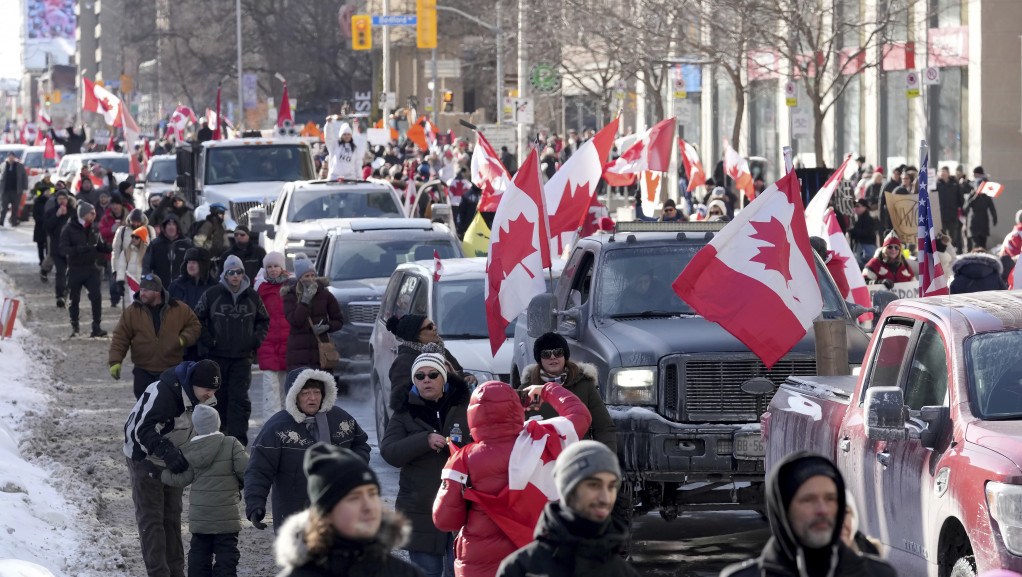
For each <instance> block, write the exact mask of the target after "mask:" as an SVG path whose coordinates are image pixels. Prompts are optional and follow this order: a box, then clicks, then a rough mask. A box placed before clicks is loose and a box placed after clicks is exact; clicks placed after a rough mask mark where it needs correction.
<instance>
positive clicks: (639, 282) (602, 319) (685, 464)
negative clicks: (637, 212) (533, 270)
mask: <svg viewBox="0 0 1022 577" xmlns="http://www.w3.org/2000/svg"><path fill="white" fill-rule="evenodd" d="M723 226H724V223H720V222H682V223H660V222H651V223H620V224H619V225H618V230H617V232H615V233H613V234H596V235H592V236H589V237H586V238H582V239H580V240H579V241H578V244H577V245H576V246H575V247H574V249H573V250H572V251H571V254H570V255H569V257H568V262H567V265H566V266H565V268H564V273H563V274H562V275H561V278H560V280H559V281H558V283H557V288H556V289H555V290H554V293H553V295H548V294H544V295H539V296H537V297H535V298H533V300H532V302H530V303H529V307H528V311H527V322H526V319H525V318H523V317H519V320H518V327H517V329H516V332H515V343H514V366H513V367H512V369H511V370H512V371H513V372H514V373H516V374H517V375H521V373H522V371H523V370H524V369H525V367H526V366H527V365H529V364H531V363H533V362H535V361H534V360H533V357H532V345H533V343H534V342H535V339H536V337H538V336H539V335H541V334H543V333H545V332H549V331H555V332H557V333H559V334H560V335H561V336H563V337H564V338H565V339H567V341H568V343H569V346H570V347H571V358H572V360H574V361H583V362H586V363H591V364H593V365H594V366H595V367H596V369H597V373H598V383H599V387H600V393H601V395H602V396H603V398H604V401H605V402H606V404H607V406H608V408H609V409H610V414H611V417H612V418H613V419H614V422H615V424H616V425H617V431H618V458H619V459H620V461H621V464H622V469H623V471H624V474H625V475H626V477H627V479H628V481H629V482H628V483H625V484H623V487H624V491H625V493H632V492H633V491H634V492H635V493H634V494H630V495H628V496H629V497H631V498H632V501H633V502H634V503H636V510H637V511H638V512H646V511H649V510H657V509H659V510H660V513H661V515H662V516H663V517H664V518H665V519H668V520H670V519H673V518H675V517H676V516H677V515H678V514H679V513H680V512H683V511H685V510H705V509H736V508H745V509H759V510H762V508H763V506H764V503H763V491H762V485H763V476H764V470H765V469H764V467H763V447H762V443H758V440H759V438H760V437H759V416H760V414H761V413H762V412H763V411H764V410H766V405H767V403H768V402H769V399H770V394H772V393H773V391H774V390H775V389H776V387H777V386H778V385H780V384H781V383H782V382H784V380H785V378H787V377H788V376H789V375H793V374H794V375H812V374H816V356H815V340H814V336H813V332H812V331H809V333H808V334H807V335H806V336H805V337H804V338H803V339H802V340H801V341H799V343H798V344H796V345H795V347H794V348H793V349H792V350H791V352H789V353H788V354H787V355H785V356H784V357H783V358H781V359H780V360H779V361H778V362H777V363H776V364H775V365H774V366H773V367H772V368H771V369H769V370H768V369H767V368H766V367H765V366H764V364H763V362H762V361H760V360H759V358H757V357H756V356H755V355H754V354H753V353H752V352H751V351H749V349H748V347H746V346H745V345H744V344H742V342H741V341H739V340H738V339H736V338H735V337H733V336H732V335H731V334H730V333H728V332H727V331H726V330H724V329H723V328H722V327H721V326H720V325H719V324H717V323H715V322H711V321H708V320H706V319H705V318H703V317H702V316H700V315H699V314H698V313H697V312H696V311H694V310H693V309H692V308H691V307H690V306H689V305H688V304H687V303H685V302H684V301H682V300H681V299H680V298H679V297H678V295H677V294H676V293H675V292H674V290H673V289H672V288H671V283H672V282H673V281H674V280H675V279H676V278H677V276H678V275H679V274H680V273H681V271H682V270H683V269H684V268H685V266H686V265H687V264H688V263H689V261H690V260H691V259H692V257H693V256H695V254H696V253H697V252H698V251H699V250H700V249H702V248H703V247H704V246H706V244H707V243H708V242H709V241H710V239H711V238H713V235H714V234H715V233H716V231H719V230H720V229H721V228H722V227H723ZM643 231H645V232H643ZM653 231H659V232H653ZM816 276H817V279H818V282H819V286H820V291H821V293H822V295H823V300H824V308H823V317H825V318H834V319H843V320H844V321H845V323H846V336H847V341H848V348H849V353H848V357H849V359H848V360H849V362H850V363H852V364H855V365H858V364H859V363H861V359H862V355H863V353H864V352H865V349H866V344H867V342H868V338H867V335H866V334H865V332H863V331H862V329H860V328H859V327H858V325H857V324H856V323H855V317H854V316H853V315H852V314H851V313H850V312H849V310H848V308H847V306H846V303H845V302H844V301H843V300H841V296H840V293H839V292H838V289H837V287H836V286H835V285H834V280H833V279H832V278H831V277H830V275H829V274H828V273H827V268H826V266H824V264H823V263H822V262H821V261H820V260H819V259H817V261H816ZM856 316H857V315H856ZM751 380H756V386H755V387H748V386H743V385H744V384H745V383H746V382H748V381H751ZM768 393H769V394H768ZM749 439H755V440H756V441H757V442H756V443H750V442H747V441H748V440H749Z"/></svg>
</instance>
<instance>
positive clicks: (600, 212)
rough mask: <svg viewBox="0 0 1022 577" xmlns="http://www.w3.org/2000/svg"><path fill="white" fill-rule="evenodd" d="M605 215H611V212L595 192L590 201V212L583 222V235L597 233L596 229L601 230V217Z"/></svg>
mask: <svg viewBox="0 0 1022 577" xmlns="http://www.w3.org/2000/svg"><path fill="white" fill-rule="evenodd" d="M605 216H610V213H609V212H608V211H607V207H605V206H603V205H602V204H601V203H600V199H598V198H596V195H595V194H594V195H593V198H592V200H590V201H589V212H588V214H586V218H585V220H584V221H583V222H582V236H589V235H591V234H596V231H598V230H600V219H601V218H603V217H605Z"/></svg>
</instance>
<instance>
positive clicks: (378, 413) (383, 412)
mask: <svg viewBox="0 0 1022 577" xmlns="http://www.w3.org/2000/svg"><path fill="white" fill-rule="evenodd" d="M371 386H372V389H373V413H374V416H375V418H376V443H377V446H379V445H381V444H383V434H384V433H385V432H386V431H387V423H388V422H389V421H390V415H388V414H387V401H386V399H384V396H383V385H382V384H381V383H380V379H379V377H377V376H376V371H373V373H372V378H371Z"/></svg>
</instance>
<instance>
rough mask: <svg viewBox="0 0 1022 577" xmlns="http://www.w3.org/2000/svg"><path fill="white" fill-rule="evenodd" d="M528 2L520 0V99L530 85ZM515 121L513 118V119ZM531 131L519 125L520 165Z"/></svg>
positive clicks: (526, 149)
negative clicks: (526, 19) (527, 38)
mask: <svg viewBox="0 0 1022 577" xmlns="http://www.w3.org/2000/svg"><path fill="white" fill-rule="evenodd" d="M527 3H528V0H518V98H525V97H527V96H528V90H527V89H526V87H527V86H528V85H529V79H528V75H529V71H528V70H527V67H528V57H527V54H526V50H527V46H528V44H527V43H526V39H525V30H526V28H525V13H526V11H527V9H528V6H527ZM512 119H513V118H512ZM528 138H529V130H528V127H527V126H525V125H524V124H518V163H519V164H522V163H524V162H525V153H526V152H527V151H528V149H529V147H528Z"/></svg>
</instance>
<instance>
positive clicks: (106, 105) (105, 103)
mask: <svg viewBox="0 0 1022 577" xmlns="http://www.w3.org/2000/svg"><path fill="white" fill-rule="evenodd" d="M99 105H100V106H102V107H103V110H106V111H107V112H109V111H111V110H113V109H114V104H113V103H112V102H110V97H108V96H106V97H103V98H102V99H101V100H100V101H99Z"/></svg>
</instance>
